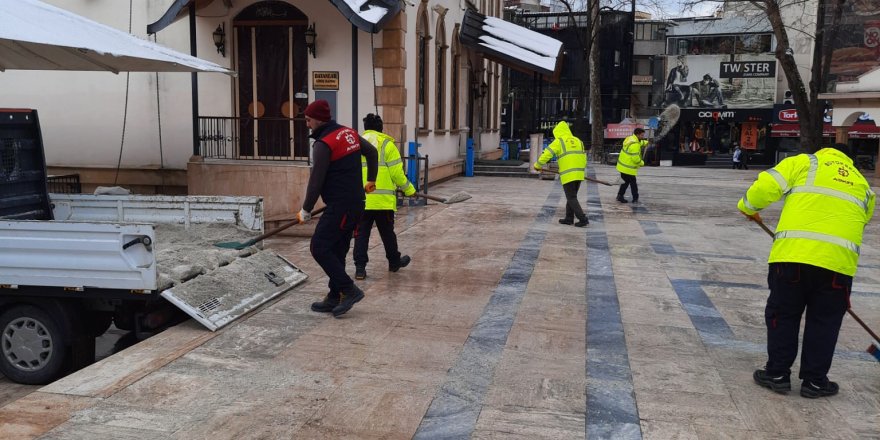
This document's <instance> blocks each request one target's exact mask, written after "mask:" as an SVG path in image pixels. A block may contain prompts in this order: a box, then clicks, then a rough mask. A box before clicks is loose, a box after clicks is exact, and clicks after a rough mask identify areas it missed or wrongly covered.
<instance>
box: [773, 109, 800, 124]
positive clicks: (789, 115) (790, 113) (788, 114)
mask: <svg viewBox="0 0 880 440" xmlns="http://www.w3.org/2000/svg"><path fill="white" fill-rule="evenodd" d="M776 117H777V118H779V121H780V122H797V121H798V112H797V110H794V109H786V110H779V112H778V113H777V114H776Z"/></svg>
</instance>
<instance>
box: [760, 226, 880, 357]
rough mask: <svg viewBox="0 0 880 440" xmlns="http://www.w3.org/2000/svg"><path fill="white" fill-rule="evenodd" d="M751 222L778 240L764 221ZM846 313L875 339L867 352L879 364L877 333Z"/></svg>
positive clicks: (848, 309) (879, 348)
mask: <svg viewBox="0 0 880 440" xmlns="http://www.w3.org/2000/svg"><path fill="white" fill-rule="evenodd" d="M749 220H751V221H753V222H755V223H757V224H758V226H760V227H761V229H763V230H764V232H766V233H767V235H769V236H770V237H772V238H773V239H775V238H776V235H775V234H774V233H773V231H771V230H770V228H768V227H767V225H765V224H764V221H763V220H761V218H760V217H757V218H756V217H749ZM846 312H847V313H849V316H852V318H853V319H855V320H856V322H858V323H859V325H861V326H862V328H863V329H865V331H866V332H868V334H869V335H871V337H872V338H874V342H872V343H871V345H870V346H869V347H868V349H867V350H865V351H867V352H868V353H870V354H871V356H874V358H875V359H877V362H880V345H878V344H880V337H878V336H877V333H874V331H873V330H871V328H870V327H868V324H865V321H862V319H861V318H859V316H858V315H856V312H853V311H852V309H851V308H847V309H846Z"/></svg>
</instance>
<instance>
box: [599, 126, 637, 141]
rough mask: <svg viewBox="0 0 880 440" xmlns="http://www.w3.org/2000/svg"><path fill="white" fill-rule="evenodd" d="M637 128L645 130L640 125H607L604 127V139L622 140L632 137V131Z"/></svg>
mask: <svg viewBox="0 0 880 440" xmlns="http://www.w3.org/2000/svg"><path fill="white" fill-rule="evenodd" d="M637 128H645V126H643V125H642V124H608V125H607V126H606V127H605V137H606V138H607V139H623V138H625V137H628V136H632V134H633V130H635V129H637Z"/></svg>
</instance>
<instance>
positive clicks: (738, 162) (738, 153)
mask: <svg viewBox="0 0 880 440" xmlns="http://www.w3.org/2000/svg"><path fill="white" fill-rule="evenodd" d="M734 146H735V148H734V150H733V169H735V170H741V169H742V167H743V164H742V149H741V148H739V145H738V144H734Z"/></svg>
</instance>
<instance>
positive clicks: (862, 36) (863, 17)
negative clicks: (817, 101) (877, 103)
mask: <svg viewBox="0 0 880 440" xmlns="http://www.w3.org/2000/svg"><path fill="white" fill-rule="evenodd" d="M842 7H843V11H841V18H840V25H839V26H837V28H836V29H835V28H834V27H832V25H831V23H832V17H831V16H829V17H827V18H826V19H825V23H826V29H825V34H826V35H827V36H829V38H830V39H831V41H830V43H829V45H828V46H830V49H831V50H830V51H826V52H828V53H830V55H831V70H830V72H829V76H828V81H829V84H828V85H827V87H826V90H828V91H833V90H834V89H833V86H834V84H835V83H837V82H841V81H855V80H857V79H858V77H859V75H861V74H863V73H865V72H868V71H869V70H872V69H874V68H875V67H880V3H878V2H877V0H850V1H847V2H845V3H844V4H843V6H842ZM828 53H826V56H827V55H828Z"/></svg>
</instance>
